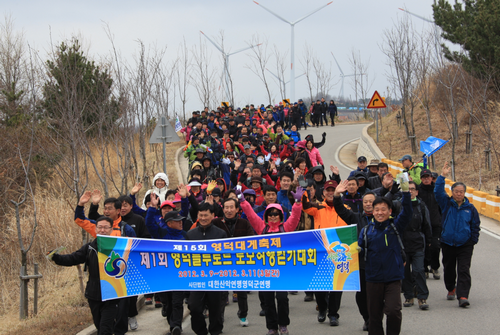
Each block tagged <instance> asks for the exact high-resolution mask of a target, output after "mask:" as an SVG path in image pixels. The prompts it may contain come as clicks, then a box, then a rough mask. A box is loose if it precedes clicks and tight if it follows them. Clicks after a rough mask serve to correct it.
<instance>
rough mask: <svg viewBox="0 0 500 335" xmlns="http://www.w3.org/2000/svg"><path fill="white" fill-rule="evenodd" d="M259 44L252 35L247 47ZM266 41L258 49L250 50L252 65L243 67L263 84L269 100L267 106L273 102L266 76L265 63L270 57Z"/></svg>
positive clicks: (255, 36) (256, 38)
mask: <svg viewBox="0 0 500 335" xmlns="http://www.w3.org/2000/svg"><path fill="white" fill-rule="evenodd" d="M257 44H259V38H258V36H257V35H254V36H253V37H252V39H251V40H250V42H248V45H257ZM267 46H268V41H267V38H266V39H265V40H264V42H262V43H261V44H260V45H259V46H258V47H255V48H252V49H251V50H252V52H251V54H250V59H251V60H252V64H250V65H248V64H247V65H245V67H246V68H247V69H249V70H250V71H252V72H253V73H254V74H255V75H256V76H257V77H259V79H260V80H261V81H262V83H263V84H264V87H265V89H266V92H267V97H268V99H269V104H271V103H272V102H273V99H272V95H271V90H270V89H269V84H268V80H267V76H266V68H267V63H268V62H269V58H270V57H271V56H270V55H269V54H268V51H267Z"/></svg>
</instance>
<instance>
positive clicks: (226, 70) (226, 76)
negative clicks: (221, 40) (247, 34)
mask: <svg viewBox="0 0 500 335" xmlns="http://www.w3.org/2000/svg"><path fill="white" fill-rule="evenodd" d="M200 33H202V34H203V36H205V37H206V38H207V39H208V40H209V41H210V43H212V44H213V45H214V47H215V48H217V50H219V51H220V52H221V53H222V55H223V56H224V72H223V75H224V79H225V85H224V86H225V89H226V96H225V100H226V101H229V102H230V103H233V97H232V96H231V92H230V91H229V56H232V55H234V54H237V53H240V52H242V51H245V50H248V49H252V48H254V47H257V46H259V45H261V44H262V43H259V44H257V45H251V46H249V47H245V48H243V49H240V50H237V51H235V52H231V53H226V52H224V49H222V47H221V46H220V45H218V44H217V43H215V42H214V41H212V40H211V39H210V37H208V36H207V35H205V33H204V32H203V31H201V30H200Z"/></svg>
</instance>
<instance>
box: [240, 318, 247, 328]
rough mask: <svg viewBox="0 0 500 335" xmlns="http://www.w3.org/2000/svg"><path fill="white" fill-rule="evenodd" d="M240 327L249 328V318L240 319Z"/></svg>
mask: <svg viewBox="0 0 500 335" xmlns="http://www.w3.org/2000/svg"><path fill="white" fill-rule="evenodd" d="M240 326H242V327H248V320H247V318H240Z"/></svg>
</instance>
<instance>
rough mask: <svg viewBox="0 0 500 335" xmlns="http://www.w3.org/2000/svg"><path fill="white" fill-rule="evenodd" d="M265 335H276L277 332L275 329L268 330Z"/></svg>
mask: <svg viewBox="0 0 500 335" xmlns="http://www.w3.org/2000/svg"><path fill="white" fill-rule="evenodd" d="M266 335H278V331H277V330H276V329H268V330H267V333H266Z"/></svg>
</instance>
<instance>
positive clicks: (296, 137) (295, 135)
mask: <svg viewBox="0 0 500 335" xmlns="http://www.w3.org/2000/svg"><path fill="white" fill-rule="evenodd" d="M285 135H286V136H288V137H290V138H291V139H293V142H294V143H295V144H297V142H298V141H300V140H301V139H300V133H299V132H298V131H285Z"/></svg>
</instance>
